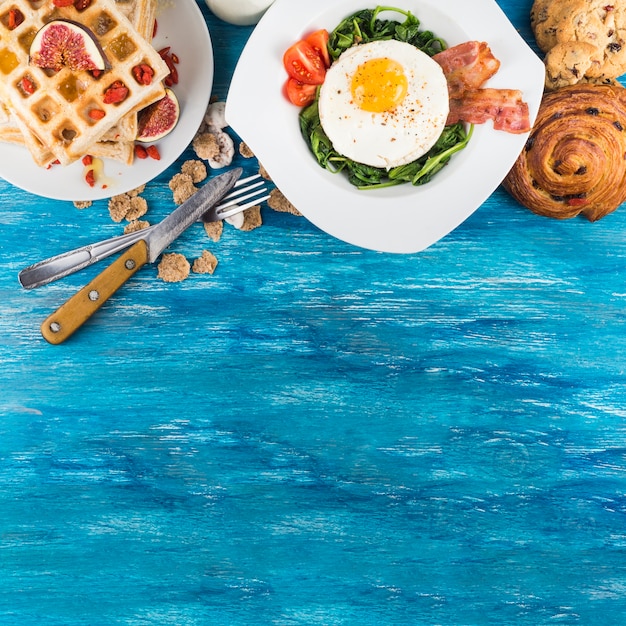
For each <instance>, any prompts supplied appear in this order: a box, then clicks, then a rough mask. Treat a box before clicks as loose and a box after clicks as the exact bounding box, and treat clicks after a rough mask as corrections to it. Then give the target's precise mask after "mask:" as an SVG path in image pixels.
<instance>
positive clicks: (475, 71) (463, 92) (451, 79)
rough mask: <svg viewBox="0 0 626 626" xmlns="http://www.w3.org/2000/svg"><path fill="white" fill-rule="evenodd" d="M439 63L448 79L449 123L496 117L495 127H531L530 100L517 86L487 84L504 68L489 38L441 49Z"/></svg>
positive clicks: (514, 129)
mask: <svg viewBox="0 0 626 626" xmlns="http://www.w3.org/2000/svg"><path fill="white" fill-rule="evenodd" d="M433 59H434V60H435V61H436V62H437V63H439V65H440V66H441V69H442V70H443V73H444V75H445V77H446V80H447V82H448V93H449V95H450V113H449V115H448V120H447V123H448V124H455V123H456V122H461V121H462V122H467V123H469V124H484V123H485V122H486V121H487V120H493V127H494V129H495V130H504V131H506V132H509V133H525V132H528V131H529V130H530V118H529V113H528V104H526V102H524V101H523V100H522V92H521V91H519V90H517V89H490V88H483V85H484V84H485V83H486V82H487V81H488V80H489V79H490V78H491V77H492V76H493V75H494V74H495V73H496V72H497V71H498V70H499V69H500V61H499V60H498V59H496V57H494V56H493V53H492V52H491V49H490V48H489V46H488V45H487V44H486V43H485V42H480V41H466V42H465V43H461V44H459V45H458V46H453V47H452V48H448V49H447V50H444V51H443V52H439V53H438V54H436V55H435V56H433Z"/></svg>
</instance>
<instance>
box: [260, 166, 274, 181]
mask: <svg viewBox="0 0 626 626" xmlns="http://www.w3.org/2000/svg"><path fill="white" fill-rule="evenodd" d="M259 174H261V178H265V180H272V178H271V177H270V175H269V173H268V171H267V170H266V169H265V168H264V167H263V165H261V163H259Z"/></svg>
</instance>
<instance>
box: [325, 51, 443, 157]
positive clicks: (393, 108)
mask: <svg viewBox="0 0 626 626" xmlns="http://www.w3.org/2000/svg"><path fill="white" fill-rule="evenodd" d="M448 111H449V100H448V86H447V84H446V78H445V76H444V74H443V70H442V69H441V67H440V66H439V65H438V64H437V62H436V61H433V60H432V59H431V58H430V57H429V56H428V55H427V54H425V53H424V52H422V51H421V50H419V49H418V48H416V47H415V46H413V45H411V44H409V43H405V42H401V41H396V40H389V41H373V42H370V43H365V44H360V45H356V46H353V47H351V48H348V50H346V51H345V52H344V53H343V54H342V55H341V56H340V57H339V58H338V59H337V60H336V61H335V63H333V65H332V66H331V67H330V68H329V70H328V71H327V73H326V78H325V80H324V84H323V85H322V86H321V89H320V97H319V115H320V122H321V124H322V128H323V129H324V132H325V133H326V134H327V135H328V138H329V139H330V141H331V142H332V144H333V147H334V149H335V150H336V151H337V152H339V153H340V154H342V155H343V156H345V157H348V158H349V159H352V160H353V161H356V162H358V163H363V164H365V165H371V166H374V167H380V168H385V169H390V168H392V167H396V166H398V165H404V164H406V163H410V162H411V161H414V160H415V159H417V158H419V157H420V156H422V155H423V154H425V153H426V152H428V150H429V149H430V148H431V147H432V146H433V145H434V144H435V142H436V141H437V139H438V138H439V136H440V135H441V132H442V131H443V128H444V126H445V123H446V118H447V117H448Z"/></svg>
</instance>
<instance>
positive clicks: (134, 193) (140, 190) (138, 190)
mask: <svg viewBox="0 0 626 626" xmlns="http://www.w3.org/2000/svg"><path fill="white" fill-rule="evenodd" d="M145 189H146V186H145V185H139V187H135V188H134V189H131V190H130V191H127V192H126V194H127V195H129V196H130V197H131V198H132V197H134V196H138V195H140V194H142V193H143V192H144V191H145Z"/></svg>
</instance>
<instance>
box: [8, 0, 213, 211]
mask: <svg viewBox="0 0 626 626" xmlns="http://www.w3.org/2000/svg"><path fill="white" fill-rule="evenodd" d="M163 4H164V8H163V10H160V11H159V12H158V14H157V23H158V29H157V35H156V37H155V39H154V44H153V45H154V47H155V48H156V49H157V50H160V49H161V48H164V47H165V46H171V48H172V52H174V53H176V54H177V55H178V57H179V59H180V63H179V65H178V73H179V82H178V84H177V85H174V87H173V90H174V92H175V93H176V96H177V97H178V100H179V102H180V107H181V114H180V119H179V120H178V124H177V125H176V127H175V128H174V130H173V131H172V132H171V133H170V134H169V135H167V136H166V137H164V138H163V139H162V140H160V141H158V142H156V143H157V145H158V148H159V152H160V154H161V159H160V160H158V161H157V160H155V159H143V160H141V159H135V162H134V163H133V164H132V165H125V164H123V163H120V162H119V161H115V160H111V159H105V165H104V175H105V177H106V183H107V187H106V188H105V189H103V188H102V187H101V186H99V185H98V184H97V183H96V185H95V186H94V187H89V185H87V183H86V182H85V181H84V179H83V169H84V168H83V165H82V164H81V163H80V161H79V162H76V163H73V164H72V165H69V166H67V167H61V166H54V167H52V168H50V169H49V170H46V169H43V168H41V167H38V166H37V165H35V163H34V162H33V160H32V159H31V157H30V154H29V152H28V150H27V149H26V148H23V147H21V146H15V145H11V144H3V143H0V176H1V177H2V178H4V179H5V180H7V181H9V182H10V183H12V184H14V185H16V186H17V187H21V188H22V189H25V190H26V191H30V192H32V193H34V194H37V195H39V196H44V197H47V198H54V199H57V200H98V199H100V198H109V197H111V196H113V195H116V194H120V193H124V192H125V191H129V190H130V189H134V188H135V187H139V186H140V185H143V184H144V183H147V182H148V181H150V180H152V179H153V178H155V177H156V176H158V175H159V174H160V173H161V172H162V171H164V170H165V169H166V168H167V167H168V166H169V165H171V164H172V163H173V162H174V161H175V160H176V159H177V158H178V157H179V156H180V154H181V153H182V152H183V151H184V150H185V149H186V148H187V146H188V145H189V143H190V142H191V140H192V139H193V136H194V135H195V133H196V131H197V130H198V127H199V126H200V123H201V121H202V118H203V116H204V112H205V111H206V108H207V106H208V103H209V98H210V95H211V88H212V86H213V48H212V45H211V38H210V35H209V31H208V29H207V26H206V22H205V20H204V16H203V15H202V13H201V11H200V9H199V8H198V6H197V4H196V3H195V1H194V0H173V1H170V2H167V3H163Z"/></svg>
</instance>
